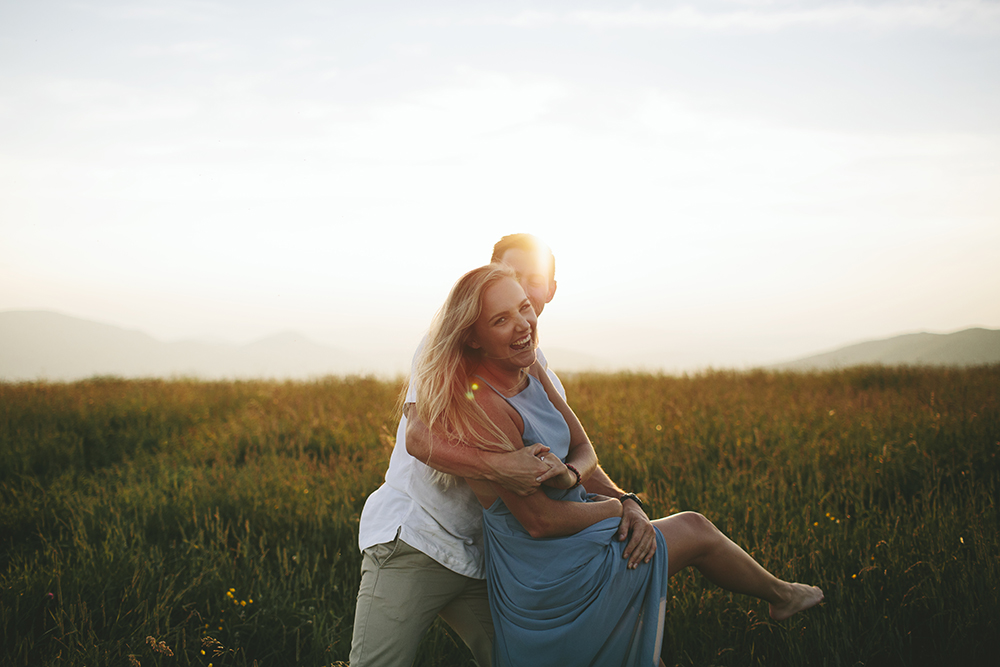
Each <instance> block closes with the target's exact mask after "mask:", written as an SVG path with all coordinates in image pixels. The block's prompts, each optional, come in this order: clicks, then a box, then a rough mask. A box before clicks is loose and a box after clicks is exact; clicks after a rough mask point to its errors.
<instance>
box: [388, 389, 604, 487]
mask: <svg viewBox="0 0 1000 667" xmlns="http://www.w3.org/2000/svg"><path fill="white" fill-rule="evenodd" d="M412 407H413V404H412V403H410V404H408V405H407V408H411V409H409V410H407V413H408V416H407V419H406V451H407V453H408V454H409V455H410V456H412V457H414V458H415V459H418V460H420V461H422V462H424V463H426V464H427V465H429V466H430V467H432V468H434V469H435V470H439V471H441V472H443V473H447V474H449V475H455V476H457V477H465V478H468V479H485V480H488V481H491V482H495V483H497V484H499V485H500V486H502V487H503V488H505V489H507V490H509V491H510V492H511V493H515V494H517V495H519V496H529V495H531V494H533V493H534V492H535V491H537V490H538V487H539V486H540V485H541V483H542V482H544V481H545V480H547V479H548V478H549V477H551V476H552V475H554V474H557V471H556V470H554V469H553V468H552V466H549V465H548V464H546V463H545V462H544V461H542V460H541V459H540V458H538V457H539V456H540V455H542V454H544V453H545V452H547V451H549V448H548V447H546V446H545V445H542V444H535V445H531V446H530V447H525V448H524V449H519V450H517V451H515V452H487V451H485V450H482V449H479V448H477V447H467V446H465V445H462V444H461V443H455V442H451V441H449V440H446V439H443V438H441V437H440V435H438V434H437V433H431V432H430V431H429V430H428V429H427V426H426V425H425V424H424V423H423V422H422V421H421V420H420V418H419V417H417V411H416V410H413V409H412ZM619 495H620V494H619Z"/></svg>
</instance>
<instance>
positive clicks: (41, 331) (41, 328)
mask: <svg viewBox="0 0 1000 667" xmlns="http://www.w3.org/2000/svg"><path fill="white" fill-rule="evenodd" d="M361 368H363V364H361V363H360V360H359V359H357V358H356V357H355V356H354V355H351V354H349V353H348V352H345V351H343V350H339V349H336V348H333V347H330V346H327V345H321V344H319V343H316V342H313V341H311V340H309V339H308V338H306V337H305V336H302V335H300V334H296V333H282V334H277V335H275V336H270V337H268V338H263V339H261V340H258V341H255V342H253V343H250V344H247V345H235V344H227V343H207V342H200V341H180V342H172V343H166V342H162V341H159V340H156V339H155V338H153V337H152V336H148V335H146V334H144V333H141V332H138V331H129V330H126V329H122V328H119V327H115V326H111V325H107V324H100V323H98V322H91V321H89V320H83V319H79V318H76V317H69V316H67V315H60V314H57V313H51V312H44V311H10V312H5V313H0V380H6V381H17V380H37V379H46V380H60V381H71V380H78V379H82V378H87V377H93V376H95V375H117V376H120V377H176V376H189V377H198V378H204V379H229V378H252V377H256V378H296V379H304V378H309V377H317V376H322V375H345V374H349V373H356V372H359V370H360V369H361Z"/></svg>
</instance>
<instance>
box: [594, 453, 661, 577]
mask: <svg viewBox="0 0 1000 667" xmlns="http://www.w3.org/2000/svg"><path fill="white" fill-rule="evenodd" d="M583 488H585V489H587V493H597V494H599V495H602V496H609V497H611V498H621V496H622V494H624V493H625V492H624V491H622V490H621V489H620V488H619V487H618V485H617V484H615V483H614V482H613V481H611V478H610V477H608V474H607V473H606V472H604V469H603V468H601V466H600V464H598V466H597V468H596V469H595V470H594V472H593V473H592V474H591V475H590V478H589V479H588V480H587V481H586V482H584V484H583ZM630 532H631V534H632V536H631V539H630V540H629V541H628V544H627V545H625V550H624V551H623V552H622V557H624V558H628V559H629V567H632V568H634V567H635V566H636V565H637V564H638V563H639V562H644V563H648V562H649V561H650V560H652V558H653V554H654V553H656V529H655V528H653V524H652V523H650V521H649V517H648V516H646V513H645V512H644V511H643V509H642V508H641V507H639V505H638V504H637V503H636V502H635V501H634V500H632V499H631V498H626V499H625V500H624V501H623V502H622V522H621V525H619V526H618V541H619V542H621V541H623V540H624V539H625V538H627V537H629V533H630Z"/></svg>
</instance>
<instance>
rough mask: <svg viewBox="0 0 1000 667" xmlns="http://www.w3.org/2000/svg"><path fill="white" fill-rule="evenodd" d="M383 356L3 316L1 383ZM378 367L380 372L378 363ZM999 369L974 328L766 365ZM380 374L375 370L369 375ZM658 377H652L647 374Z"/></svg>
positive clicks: (220, 375) (298, 371)
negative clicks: (174, 337) (163, 337)
mask: <svg viewBox="0 0 1000 667" xmlns="http://www.w3.org/2000/svg"><path fill="white" fill-rule="evenodd" d="M545 349H546V354H547V357H548V359H549V361H550V362H551V363H552V365H553V367H554V368H556V369H557V370H560V371H565V372H574V371H584V370H588V369H593V370H600V371H610V370H613V368H612V365H611V364H609V363H607V361H606V360H602V359H601V358H599V357H597V356H594V355H590V354H586V353H583V352H580V351H578V350H573V349H564V348H559V347H551V348H550V347H546V348H545ZM381 357H385V355H376V354H374V353H371V354H368V355H363V354H358V353H354V352H350V351H347V350H344V349H341V348H338V347H334V346H331V345H327V344H324V343H319V342H316V341H314V340H312V339H311V338H309V337H308V336H305V335H303V334H301V333H298V332H296V331H282V332H278V333H275V334H271V335H269V336H265V337H263V338H260V339H257V340H254V341H251V342H249V343H246V344H242V345H240V344H235V343H226V342H218V341H215V342H213V341H207V340H202V339H185V340H181V341H174V342H164V341H160V340H158V339H156V338H154V337H152V336H150V335H148V334H145V333H142V332H141V331H137V330H133V329H125V328H123V327H118V326H114V325H110V324H104V323H101V322H95V321H92V320H86V319H83V318H78V317H73V316H69V315H63V314H60V313H54V312H51V311H5V312H0V381H5V382H10V381H14V382H16V381H26V380H28V381H30V380H51V381H73V380H80V379H84V378H88V377H94V376H107V375H110V376H120V377H126V378H136V377H194V378H200V379H209V380H220V379H248V378H270V379H310V378H316V377H321V376H324V375H358V374H372V373H375V374H378V373H381V374H387V371H385V370H384V368H385V366H386V364H385V363H384V361H385V360H384V359H383V358H381ZM380 361H381V362H382V363H381V364H379V362H380ZM993 363H1000V330H995V329H986V328H983V327H973V328H969V329H963V330H961V331H957V332H953V333H948V334H933V333H927V332H919V333H910V334H903V335H900V336H893V337H890V338H885V339H877V340H869V341H863V342H860V343H854V344H851V345H846V346H843V347H839V348H837V349H834V350H831V351H827V352H823V353H819V354H814V355H809V356H806V357H801V358H798V359H793V360H791V361H786V362H781V363H777V364H771V365H758V366H757V367H760V368H765V369H768V370H802V371H805V370H814V369H815V370H823V369H834V368H843V367H847V366H854V365H860V364H884V365H919V364H926V365H951V366H970V365H977V364H993ZM379 368H381V369H383V370H381V371H379V370H373V369H379ZM646 370H652V371H653V372H655V370H656V369H655V368H647V369H646Z"/></svg>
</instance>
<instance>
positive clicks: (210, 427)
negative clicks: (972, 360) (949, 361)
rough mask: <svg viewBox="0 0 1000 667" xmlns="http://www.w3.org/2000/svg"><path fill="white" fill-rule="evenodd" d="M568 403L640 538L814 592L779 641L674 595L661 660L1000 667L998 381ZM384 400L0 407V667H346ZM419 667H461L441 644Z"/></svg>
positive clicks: (684, 586)
mask: <svg viewBox="0 0 1000 667" xmlns="http://www.w3.org/2000/svg"><path fill="white" fill-rule="evenodd" d="M564 380H565V384H566V386H567V390H568V394H569V396H570V403H571V405H572V406H573V407H574V409H575V410H576V411H577V414H578V415H579V416H580V418H581V420H582V421H583V423H584V425H585V427H586V428H587V430H588V433H589V434H590V436H591V439H592V440H593V441H594V443H595V445H596V447H597V449H598V453H599V455H600V457H601V461H602V465H603V466H604V467H605V469H606V470H607V471H608V473H609V474H610V475H611V476H612V478H614V479H615V480H616V481H618V482H619V484H620V485H622V486H623V487H626V488H628V489H632V490H636V491H639V492H641V493H643V494H644V497H645V499H646V500H647V501H648V502H647V505H648V506H649V507H650V514H651V515H666V514H669V513H672V512H676V511H682V510H689V509H693V510H698V511H700V512H702V513H703V514H705V515H706V516H708V517H709V518H710V519H712V520H713V521H715V522H716V524H717V525H718V526H719V527H720V528H722V529H723V530H724V531H725V532H726V533H727V534H728V535H729V536H730V537H732V538H733V539H734V540H735V541H736V542H737V543H739V544H741V545H742V546H744V547H745V548H746V549H747V550H748V551H750V552H751V553H752V554H753V555H754V556H755V557H756V558H757V559H758V560H760V562H761V563H762V564H764V565H765V566H766V567H767V568H768V569H770V570H771V571H773V572H774V573H775V574H777V575H778V576H781V577H782V578H786V579H795V580H799V581H806V582H810V583H816V584H818V585H820V586H822V587H823V589H824V591H825V592H826V595H827V601H826V602H825V604H824V605H823V606H822V607H820V608H817V609H813V610H810V611H808V612H806V613H804V614H800V615H798V616H796V617H793V618H792V619H790V620H788V621H785V622H783V623H774V622H772V621H770V619H769V618H768V616H767V611H766V605H764V604H763V603H760V602H757V601H755V600H751V599H748V598H745V597H740V596H733V595H730V594H728V593H725V592H723V591H720V590H719V589H716V588H714V587H713V586H711V585H710V584H708V583H707V582H705V581H704V580H703V579H702V578H701V577H700V575H698V574H697V573H695V572H689V573H682V574H681V575H678V576H677V577H675V578H674V579H673V580H672V581H671V592H670V596H671V600H670V605H669V608H668V617H667V641H666V644H665V648H664V660H665V662H667V664H669V665H712V664H716V665H747V664H760V665H776V664H792V665H806V664H808V665H940V664H995V660H996V658H995V655H996V652H997V650H998V649H1000V641H997V640H996V639H994V637H996V636H997V635H1000V628H998V621H997V619H998V618H1000V592H998V585H1000V567H998V565H997V561H998V559H997V554H998V553H1000V530H998V528H1000V525H998V522H1000V515H998V512H997V507H996V500H997V497H998V491H1000V461H998V459H997V454H998V453H1000V405H998V397H997V393H998V392H997V389H998V388H1000V367H996V366H993V367H981V368H972V369H965V370H954V369H934V368H904V369H885V368H860V369H852V370H845V371H840V372H831V373H822V374H790V373H767V372H748V373H726V372H712V373H705V374H700V375H696V376H691V377H669V376H655V375H642V374H616V375H579V376H569V377H566V378H564ZM399 388H400V387H399V384H398V383H392V382H381V381H377V380H373V379H364V378H347V379H334V378H330V379H326V380H322V381H317V382H299V383H277V382H232V383H207V382H194V381H169V382H168V381H152V380H151V381H122V380H116V379H95V380H91V381H86V382H79V383H73V384H46V383H21V384H0V502H2V504H0V540H2V550H0V633H2V634H0V644H2V649H0V650H2V655H0V662H2V663H3V664H11V665H31V666H34V665H55V664H59V665H134V664H136V663H140V664H142V665H147V666H148V665H199V666H201V667H204V666H205V665H208V664H209V663H211V664H213V667H214V666H221V665H252V664H254V663H255V662H256V663H257V664H259V665H291V664H304V665H329V664H331V663H335V662H337V661H346V660H347V657H348V654H349V651H350V638H351V626H352V622H353V613H354V600H355V596H356V592H357V585H358V574H359V568H360V555H359V553H358V551H357V545H356V537H357V524H358V517H359V515H360V511H361V507H362V506H363V504H364V500H365V498H366V497H367V495H368V494H369V493H370V492H371V491H372V490H374V489H375V488H376V487H377V486H378V485H379V483H380V482H381V479H382V475H383V473H384V470H385V468H386V466H387V465H388V459H389V453H390V451H391V447H392V441H393V436H394V433H395V421H396V415H395V413H394V410H395V405H396V398H397V396H398V392H399ZM147 638H152V643H150V642H149V641H148V639H147ZM202 651H204V653H202ZM168 652H169V653H172V655H168V654H167V653H168ZM417 664H419V665H463V664H471V657H470V655H469V653H468V651H467V650H466V649H465V648H464V646H461V645H460V644H459V643H456V642H455V641H454V640H453V639H452V637H451V636H450V635H449V634H448V632H447V631H446V629H445V628H443V627H442V626H440V625H436V626H435V627H434V628H433V629H432V631H431V632H430V633H429V634H428V636H427V638H426V639H425V641H424V643H423V644H422V646H421V652H420V655H419V657H418V661H417Z"/></svg>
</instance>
